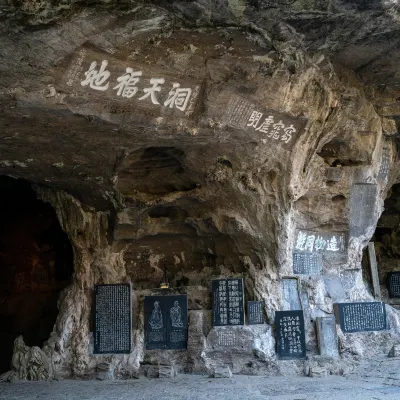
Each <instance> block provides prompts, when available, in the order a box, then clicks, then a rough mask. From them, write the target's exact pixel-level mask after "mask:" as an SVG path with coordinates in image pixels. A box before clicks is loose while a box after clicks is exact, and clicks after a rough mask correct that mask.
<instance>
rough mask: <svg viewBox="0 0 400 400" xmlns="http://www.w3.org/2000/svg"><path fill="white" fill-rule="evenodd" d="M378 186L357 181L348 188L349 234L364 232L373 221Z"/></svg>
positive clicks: (361, 233) (357, 234)
mask: <svg viewBox="0 0 400 400" xmlns="http://www.w3.org/2000/svg"><path fill="white" fill-rule="evenodd" d="M377 196H378V187H377V185H375V184H368V183H357V184H355V185H353V186H352V187H351V190H350V223H349V225H350V235H351V236H354V237H358V236H361V235H363V234H365V231H366V230H367V228H368V227H369V226H371V225H373V223H374V213H375V204H376V199H377Z"/></svg>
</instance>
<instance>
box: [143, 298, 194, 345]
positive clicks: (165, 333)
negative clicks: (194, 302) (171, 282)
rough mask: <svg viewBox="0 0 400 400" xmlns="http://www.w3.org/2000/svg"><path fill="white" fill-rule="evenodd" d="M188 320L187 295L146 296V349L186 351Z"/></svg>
mask: <svg viewBox="0 0 400 400" xmlns="http://www.w3.org/2000/svg"><path fill="white" fill-rule="evenodd" d="M187 319H188V299H187V295H171V296H145V298H144V323H145V344H146V349H147V350H155V349H186V348H187V328H188V325H187Z"/></svg>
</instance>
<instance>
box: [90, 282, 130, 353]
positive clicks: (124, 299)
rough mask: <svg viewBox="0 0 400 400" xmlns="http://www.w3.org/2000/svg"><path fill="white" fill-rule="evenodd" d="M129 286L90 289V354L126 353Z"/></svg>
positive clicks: (102, 286)
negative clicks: (91, 340)
mask: <svg viewBox="0 0 400 400" xmlns="http://www.w3.org/2000/svg"><path fill="white" fill-rule="evenodd" d="M131 291H132V289H131V285H130V284H129V283H122V284H107V285H95V287H94V318H93V319H94V321H93V324H94V329H93V330H94V335H93V336H94V349H93V353H94V354H104V353H113V354H123V353H126V354H127V353H130V352H131V346H132V339H131V337H132V301H131V298H132V296H131Z"/></svg>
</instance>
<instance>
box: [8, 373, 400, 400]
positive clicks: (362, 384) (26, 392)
mask: <svg viewBox="0 0 400 400" xmlns="http://www.w3.org/2000/svg"><path fill="white" fill-rule="evenodd" d="M333 396H334V397H333ZM399 398H400V380H398V379H393V378H388V379H385V380H382V379H377V378H375V379H374V378H373V377H369V378H367V377H357V378H355V377H352V378H348V377H346V378H345V377H338V376H330V377H327V378H307V377H265V376H264V377H262V376H243V375H240V376H238V375H235V376H233V377H232V378H225V379H211V378H208V377H206V376H199V375H179V376H178V377H176V378H173V379H148V378H140V379H137V380H125V381H96V380H90V381H78V380H64V381H52V382H17V383H0V399H2V400H3V399H4V400H29V399H41V400H46V399H48V400H69V399H74V400H91V399H96V400H114V399H115V400H116V399H118V400H125V399H126V400H128V399H129V400H131V399H135V400H172V399H173V400H202V399H218V400H235V399H240V400H246V399H249V400H253V399H254V400H261V399H262V400H267V399H274V400H275V399H282V400H283V399H285V400H311V399H324V400H328V399H335V400H349V399H351V400H358V399H360V400H361V399H362V400H368V399H379V400H381V399H382V400H383V399H385V400H389V399H397V400H398V399H399Z"/></svg>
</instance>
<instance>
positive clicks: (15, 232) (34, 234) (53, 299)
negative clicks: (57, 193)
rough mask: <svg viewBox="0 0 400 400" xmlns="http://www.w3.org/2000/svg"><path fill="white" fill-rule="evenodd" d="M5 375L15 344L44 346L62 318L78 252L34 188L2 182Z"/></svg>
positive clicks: (1, 363)
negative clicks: (61, 305)
mask: <svg viewBox="0 0 400 400" xmlns="http://www.w3.org/2000/svg"><path fill="white" fill-rule="evenodd" d="M0 193H1V196H0V221H1V223H0V373H2V372H6V371H8V370H9V369H10V362H11V357H12V351H13V343H14V340H15V338H16V337H17V336H19V335H22V336H23V338H24V341H25V343H26V344H27V345H28V346H40V347H41V346H42V345H43V343H44V342H45V341H46V340H47V339H48V338H49V335H50V333H51V332H52V330H53V326H54V323H55V321H56V318H57V314H58V309H57V300H58V297H59V294H60V291H61V290H62V289H64V288H65V287H66V286H68V285H69V284H70V281H71V277H72V273H73V252H72V246H71V243H70V242H69V240H68V237H67V235H66V234H65V233H64V232H63V231H62V229H61V227H60V224H59V222H58V220H57V216H56V213H55V211H54V209H53V208H52V207H51V206H50V205H49V204H47V203H44V202H42V201H40V200H37V199H36V196H35V192H34V191H33V190H32V188H31V186H30V184H29V182H27V181H24V180H20V179H12V178H8V177H4V176H0Z"/></svg>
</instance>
